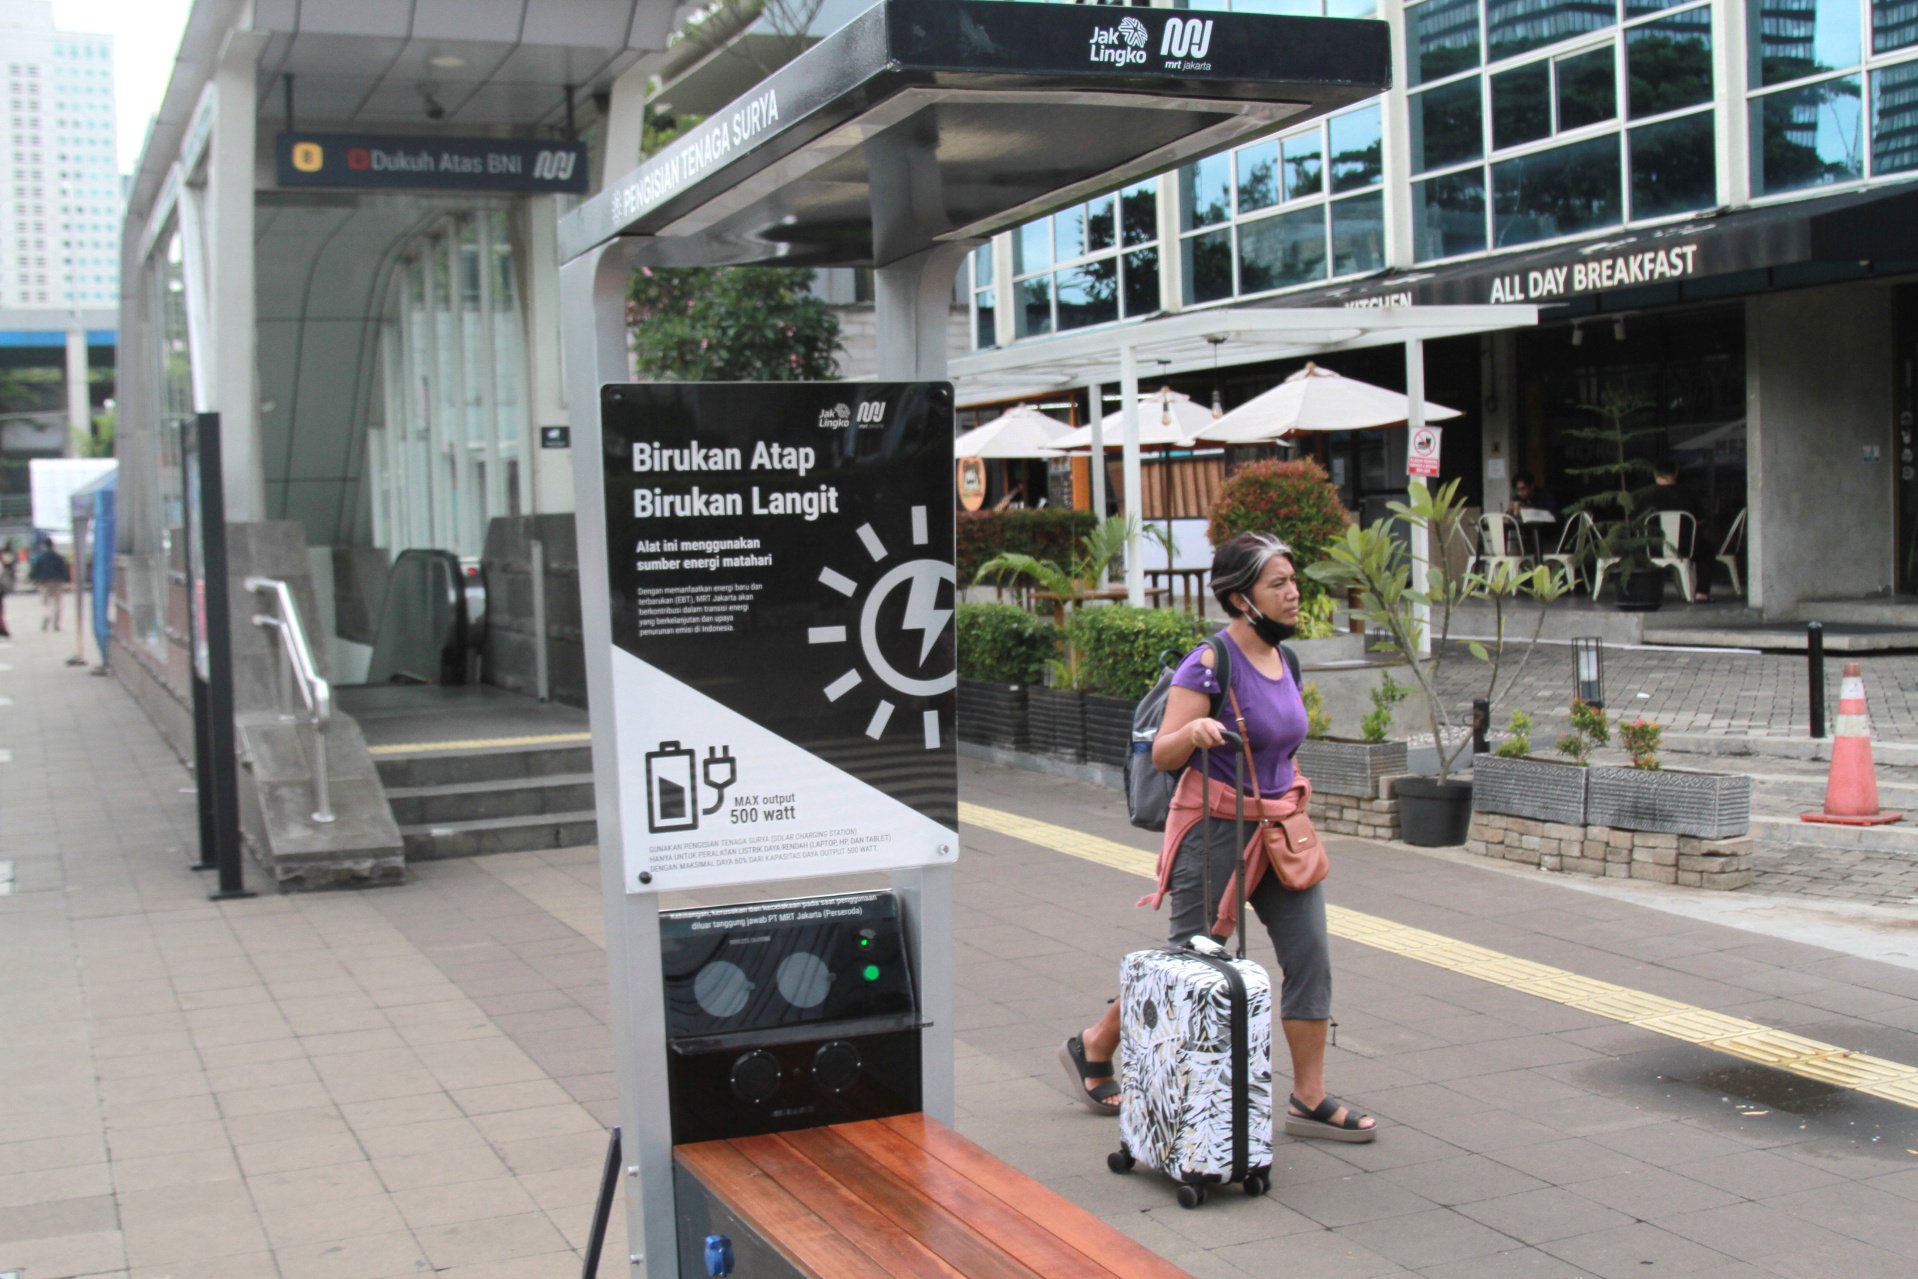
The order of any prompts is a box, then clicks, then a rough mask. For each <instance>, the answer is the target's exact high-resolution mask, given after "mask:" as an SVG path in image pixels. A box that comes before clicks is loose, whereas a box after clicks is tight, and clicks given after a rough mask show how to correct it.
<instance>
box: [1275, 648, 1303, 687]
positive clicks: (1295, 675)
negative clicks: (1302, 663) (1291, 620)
mask: <svg viewBox="0 0 1918 1279" xmlns="http://www.w3.org/2000/svg"><path fill="white" fill-rule="evenodd" d="M1279 655H1280V656H1282V657H1283V658H1285V669H1286V670H1288V671H1291V672H1292V684H1293V686H1294V687H1295V688H1304V687H1305V682H1304V681H1303V680H1301V679H1300V678H1299V655H1298V654H1297V653H1294V652H1293V651H1292V650H1291V649H1290V648H1287V647H1286V646H1285V645H1284V644H1281V645H1279Z"/></svg>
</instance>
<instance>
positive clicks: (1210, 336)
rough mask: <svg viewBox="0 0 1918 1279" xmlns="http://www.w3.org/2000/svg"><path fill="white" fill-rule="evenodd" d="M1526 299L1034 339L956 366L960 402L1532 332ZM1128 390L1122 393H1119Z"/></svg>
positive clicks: (1266, 316) (1295, 310) (1246, 312)
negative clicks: (1525, 330) (1367, 349)
mask: <svg viewBox="0 0 1918 1279" xmlns="http://www.w3.org/2000/svg"><path fill="white" fill-rule="evenodd" d="M1536 323H1538V308H1537V307H1536V306H1532V305H1530V304H1529V303H1513V304H1499V305H1489V304H1488V305H1485V306H1406V307H1302V306H1301V307H1284V306H1267V307H1229V308H1224V309H1219V310H1209V311H1188V312H1186V313H1184V314H1182V315H1173V316H1167V317H1165V318H1163V319H1157V320H1143V321H1138V322H1135V323H1130V324H1121V325H1118V326H1116V327H1107V328H1099V329H1087V330H1085V331H1084V332H1080V333H1072V334H1067V335H1064V336H1061V337H1052V338H1038V339H1035V340H1031V341H1025V342H1020V343H1018V344H1017V345H1015V346H1009V347H1004V348H1001V349H999V350H995V351H980V352H977V353H975V354H973V355H966V356H961V357H959V358H958V359H955V360H954V361H953V362H952V374H951V376H952V380H953V383H954V386H955V387H956V389H957V391H958V400H959V403H961V404H992V403H995V402H998V401H1001V400H1009V399H1014V398H1017V397H1020V396H1026V395H1038V394H1043V393H1045V392H1048V391H1058V390H1061V389H1063V388H1065V387H1078V386H1120V385H1122V384H1123V383H1124V382H1125V381H1126V365H1127V362H1128V352H1129V353H1130V363H1131V371H1132V380H1133V381H1134V382H1135V383H1138V382H1148V381H1152V380H1154V379H1157V378H1160V377H1165V376H1169V375H1171V374H1175V373H1192V372H1197V371H1202V370H1205V369H1210V368H1212V367H1213V366H1214V362H1215V361H1216V362H1218V363H1220V364H1223V365H1237V364H1250V363H1255V362H1261V361H1266V360H1292V359H1298V360H1303V359H1313V360H1325V359H1327V358H1328V357H1335V356H1336V355H1337V353H1338V352H1340V351H1354V350H1358V349H1359V348H1361V347H1368V346H1387V345H1397V344H1403V343H1406V342H1413V341H1423V342H1431V341H1435V340H1437V339H1439V338H1448V337H1463V336H1465V335H1468V334H1473V333H1488V332H1491V331H1493V330H1496V329H1518V328H1529V327H1531V326H1532V325H1534V324H1536ZM1122 394H1123V392H1122Z"/></svg>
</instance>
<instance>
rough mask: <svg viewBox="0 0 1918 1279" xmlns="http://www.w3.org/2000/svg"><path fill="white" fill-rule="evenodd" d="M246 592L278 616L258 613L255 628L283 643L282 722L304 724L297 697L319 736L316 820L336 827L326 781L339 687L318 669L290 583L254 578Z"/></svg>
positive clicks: (311, 758) (311, 759)
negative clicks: (264, 600)
mask: <svg viewBox="0 0 1918 1279" xmlns="http://www.w3.org/2000/svg"><path fill="white" fill-rule="evenodd" d="M246 589H247V590H249V591H252V592H253V593H254V594H256V595H265V596H267V597H268V600H269V602H270V603H271V604H272V606H273V609H274V612H273V613H255V614H254V615H253V624H254V625H255V626H258V627H260V628H262V629H271V630H272V631H274V632H275V633H277V634H278V635H279V637H280V644H279V648H280V662H279V668H278V669H279V672H280V681H279V683H280V696H279V703H280V718H282V719H286V720H297V719H299V718H300V716H299V715H298V714H296V713H295V707H294V696H295V694H296V693H297V695H298V697H299V704H300V706H302V707H304V708H305V711H306V715H305V719H306V723H307V726H308V727H310V728H311V729H312V730H313V749H312V752H311V753H310V754H309V755H308V757H307V764H308V766H309V768H310V769H311V770H312V774H313V803H314V808H313V820H314V821H316V822H330V821H332V820H333V797H332V793H331V791H330V790H329V788H328V786H327V780H326V729H327V725H328V724H330V723H332V720H333V686H332V685H331V684H328V683H327V682H326V681H325V680H324V679H322V678H321V677H320V672H319V668H318V667H316V666H315V665H314V664H313V650H312V649H311V648H310V647H308V646H307V642H306V628H305V627H303V626H301V625H300V610H299V608H298V607H297V606H296V605H295V604H294V603H293V592H292V591H291V590H289V589H288V588H287V585H286V583H285V582H282V581H280V580H279V579H277V578H272V577H249V578H247V579H246Z"/></svg>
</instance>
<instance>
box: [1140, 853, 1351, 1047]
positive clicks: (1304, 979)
mask: <svg viewBox="0 0 1918 1279" xmlns="http://www.w3.org/2000/svg"><path fill="white" fill-rule="evenodd" d="M1208 827H1210V834H1211V842H1212V891H1213V894H1214V895H1213V899H1212V900H1211V901H1210V902H1208V901H1206V900H1205V892H1204V884H1203V876H1204V874H1205V866H1204V863H1203V861H1202V858H1203V856H1204V851H1205V847H1206V836H1207V833H1208V832H1207V828H1208ZM1248 829H1249V828H1248ZM1237 831H1238V828H1237V825H1236V824H1235V823H1234V822H1233V821H1231V820H1230V819H1229V818H1224V817H1205V818H1201V819H1200V820H1199V821H1198V822H1197V823H1196V824H1195V825H1194V826H1193V827H1192V829H1191V830H1190V831H1189V832H1187V834H1186V837H1185V839H1184V840H1183V841H1182V842H1181V843H1180V844H1179V851H1178V853H1177V854H1176V855H1175V856H1174V858H1173V861H1172V883H1171V890H1172V891H1171V897H1172V919H1171V937H1170V940H1171V941H1173V942H1175V943H1178V942H1183V941H1185V940H1186V939H1187V938H1189V937H1192V936H1193V935H1194V934H1196V933H1199V932H1202V931H1206V930H1208V929H1209V928H1210V926H1211V924H1212V923H1213V921H1214V915H1213V908H1214V907H1216V906H1217V904H1218V902H1219V900H1220V898H1222V897H1224V895H1225V894H1226V893H1228V892H1230V891H1231V890H1232V879H1231V876H1232V873H1233V862H1234V860H1235V859H1236V858H1237V856H1238V854H1239V852H1240V850H1241V849H1243V848H1244V847H1245V845H1244V844H1243V843H1242V842H1240V841H1239V838H1238V833H1237ZM1252 909H1253V910H1254V911H1255V912H1256V913H1257V914H1258V917H1259V922H1260V923H1262V924H1264V925H1265V931H1266V935H1267V936H1269V937H1271V938H1272V947H1273V949H1274V950H1276V951H1277V952H1278V955H1279V970H1280V978H1281V984H1280V991H1279V1016H1280V1017H1282V1018H1284V1019H1286V1020H1287V1021H1324V1020H1326V1019H1327V1018H1329V1017H1331V1015H1332V951H1331V947H1330V945H1329V944H1328V943H1327V941H1326V933H1325V885H1324V884H1322V883H1320V884H1314V885H1313V886H1312V887H1310V888H1308V889H1306V890H1305V891H1304V892H1302V893H1295V892H1292V891H1290V890H1288V889H1287V888H1286V887H1285V886H1284V885H1283V884H1281V883H1279V877H1278V876H1277V875H1274V874H1272V873H1270V872H1267V873H1266V874H1265V875H1263V876H1261V877H1260V879H1259V884H1258V887H1257V888H1256V889H1254V890H1253V893H1252Z"/></svg>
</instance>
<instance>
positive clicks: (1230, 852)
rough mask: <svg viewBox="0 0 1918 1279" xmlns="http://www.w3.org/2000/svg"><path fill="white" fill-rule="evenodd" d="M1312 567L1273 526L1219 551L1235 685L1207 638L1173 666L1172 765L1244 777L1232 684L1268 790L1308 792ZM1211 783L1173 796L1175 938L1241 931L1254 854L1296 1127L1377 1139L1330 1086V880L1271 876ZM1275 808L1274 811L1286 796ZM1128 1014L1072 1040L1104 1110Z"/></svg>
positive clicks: (1086, 1083)
mask: <svg viewBox="0 0 1918 1279" xmlns="http://www.w3.org/2000/svg"><path fill="white" fill-rule="evenodd" d="M1298 572H1299V568H1298V563H1297V561H1296V559H1295V558H1294V556H1293V554H1292V549H1291V547H1289V546H1287V545H1286V544H1285V543H1284V542H1283V541H1281V540H1280V539H1279V538H1277V537H1275V536H1273V535H1272V534H1270V533H1241V534H1240V535H1238V536H1237V537H1234V538H1231V539H1230V540H1228V541H1226V542H1225V543H1224V544H1223V545H1221V546H1220V547H1219V549H1218V551H1217V553H1216V555H1215V556H1214V557H1213V561H1212V593H1213V595H1214V596H1215V597H1216V598H1217V599H1218V601H1219V603H1220V604H1221V605H1222V606H1223V607H1224V609H1225V611H1226V613H1227V614H1228V615H1229V616H1230V617H1231V619H1232V620H1231V622H1230V624H1228V625H1227V627H1226V629H1225V631H1224V635H1225V638H1226V641H1227V643H1228V645H1229V646H1230V649H1231V659H1232V660H1231V662H1230V671H1229V674H1228V680H1229V687H1225V688H1222V687H1221V686H1220V682H1219V680H1218V679H1217V678H1216V676H1215V675H1214V673H1213V668H1214V663H1215V659H1214V655H1213V652H1212V649H1211V647H1210V646H1205V645H1202V646H1201V647H1199V648H1198V649H1196V650H1195V651H1194V652H1193V653H1192V654H1191V655H1190V656H1188V657H1187V658H1186V659H1185V661H1184V662H1183V663H1182V664H1181V665H1180V667H1179V669H1178V672H1177V674H1175V675H1174V676H1173V681H1172V683H1173V687H1172V691H1171V695H1170V697H1169V698H1168V699H1167V702H1166V708H1165V718H1164V719H1163V720H1162V721H1161V722H1160V726H1159V736H1158V738H1157V739H1156V740H1155V741H1154V742H1153V745H1152V762H1153V763H1154V764H1156V765H1157V766H1158V767H1159V768H1161V769H1163V770H1165V771H1166V772H1178V771H1180V770H1182V769H1185V768H1186V767H1187V766H1188V764H1190V763H1192V762H1193V757H1194V754H1195V753H1197V752H1204V753H1205V755H1206V757H1207V761H1208V764H1209V767H1210V770H1211V771H1210V774H1209V775H1210V778H1211V782H1212V785H1213V786H1214V787H1217V786H1219V785H1221V784H1223V785H1224V786H1226V787H1233V786H1235V785H1236V781H1237V776H1238V769H1237V768H1236V767H1235V764H1234V757H1233V756H1234V753H1233V752H1231V751H1222V750H1215V749H1213V748H1214V747H1218V746H1220V745H1222V744H1224V743H1225V741H1226V725H1225V724H1224V723H1222V722H1221V719H1220V716H1221V715H1223V716H1225V717H1228V718H1230V717H1231V716H1232V714H1233V712H1232V710H1231V708H1230V707H1229V706H1227V705H1225V704H1224V702H1225V701H1226V697H1227V695H1228V694H1236V697H1237V701H1238V707H1239V710H1240V712H1241V713H1242V714H1243V715H1244V719H1245V727H1244V733H1245V736H1246V739H1247V740H1248V742H1249V743H1250V748H1251V755H1252V764H1253V772H1254V777H1255V778H1256V793H1257V795H1259V796H1272V797H1281V796H1286V797H1289V796H1290V795H1291V793H1292V792H1293V791H1294V788H1295V785H1296V775H1295V772H1294V769H1293V766H1292V756H1293V755H1294V753H1296V752H1297V750H1298V748H1299V744H1300V743H1301V742H1303V741H1304V740H1305V732H1306V717H1305V704H1304V702H1303V701H1302V700H1301V699H1300V696H1299V688H1298V684H1297V682H1296V680H1294V679H1293V678H1292V676H1291V674H1290V672H1289V671H1288V670H1287V666H1286V661H1285V654H1284V653H1283V652H1282V651H1281V650H1280V647H1279V645H1280V644H1281V643H1282V642H1283V641H1285V640H1286V639H1288V638H1290V637H1291V635H1292V634H1293V631H1294V629H1295V627H1296V625H1297V622H1298V616H1299V587H1298ZM1215 704H1216V705H1217V706H1218V711H1219V713H1218V714H1215V713H1214V708H1215ZM1191 780H1193V781H1195V782H1196V780H1197V779H1196V778H1193V779H1191ZM1250 780H1252V779H1248V781H1250ZM1198 793H1199V787H1197V786H1196V785H1192V786H1188V785H1185V784H1181V786H1180V788H1179V791H1178V794H1177V796H1176V797H1175V798H1174V800H1173V806H1172V813H1171V817H1170V820H1169V821H1168V822H1167V824H1166V841H1165V846H1164V848H1163V849H1162V850H1161V852H1160V854H1159V885H1158V889H1157V890H1156V891H1155V892H1154V893H1153V894H1152V895H1151V896H1149V897H1147V898H1146V899H1145V901H1146V902H1149V903H1150V904H1151V905H1153V906H1154V907H1155V908H1156V907H1157V906H1158V904H1159V902H1160V901H1161V900H1163V899H1164V897H1165V896H1166V895H1167V894H1168V893H1169V894H1170V896H1171V898H1172V917H1171V920H1170V936H1171V940H1172V941H1173V942H1175V943H1181V942H1184V941H1186V940H1187V939H1188V938H1190V937H1192V936H1193V935H1194V934H1197V933H1200V932H1202V931H1209V932H1210V934H1211V935H1213V936H1215V937H1229V936H1230V935H1231V933H1232V929H1233V925H1234V923H1235V922H1236V920H1235V917H1236V911H1237V903H1236V901H1235V900H1234V893H1233V889H1232V885H1233V881H1234V875H1233V871H1234V865H1235V864H1234V861H1233V858H1234V857H1235V856H1236V857H1239V858H1242V859H1243V860H1244V864H1245V876H1246V879H1245V883H1246V893H1247V895H1248V898H1249V900H1250V902H1251V904H1252V908H1253V910H1254V911H1256V912H1257V914H1258V917H1259V920H1260V922H1261V923H1263V924H1264V925H1265V928H1266V932H1267V933H1268V934H1269V935H1270V936H1271V938H1272V945H1273V947H1274V948H1275V949H1276V950H1277V952H1278V957H1279V966H1280V968H1281V970H1282V974H1283V976H1282V983H1281V988H1280V1001H1279V1025H1280V1029H1281V1030H1282V1031H1283V1033H1284V1036H1285V1042H1286V1047H1287V1048H1288V1050H1289V1051H1290V1053H1291V1057H1292V1095H1291V1097H1290V1098H1289V1099H1288V1102H1287V1105H1286V1111H1285V1131H1286V1132H1287V1133H1288V1134H1290V1135H1292V1136H1294V1137H1320V1138H1326V1139H1330V1140H1333V1141H1345V1142H1367V1141H1371V1140H1373V1139H1374V1138H1375V1137H1376V1136H1377V1135H1378V1129H1377V1124H1376V1122H1375V1121H1374V1120H1373V1119H1372V1117H1371V1116H1369V1115H1363V1114H1360V1113H1358V1111H1357V1110H1355V1109H1354V1108H1352V1107H1350V1106H1347V1105H1345V1104H1344V1103H1343V1102H1340V1101H1339V1100H1337V1099H1336V1098H1333V1097H1331V1096H1329V1095H1328V1094H1327V1092H1326V1087H1325V1040H1326V1027H1327V1024H1328V1022H1329V1021H1330V1020H1331V1016H1332V962H1331V952H1330V948H1329V946H1328V944H1327V938H1326V928H1325V890H1324V885H1323V884H1315V885H1314V886H1312V887H1310V888H1307V889H1305V890H1303V891H1299V892H1293V891H1290V890H1288V889H1287V888H1285V887H1284V886H1283V885H1282V884H1281V883H1280V882H1279V878H1278V875H1277V874H1275V873H1269V867H1268V865H1267V861H1266V855H1265V851H1264V847H1263V841H1262V838H1261V837H1259V836H1258V835H1257V834H1255V835H1254V837H1253V839H1252V841H1251V842H1250V843H1249V844H1246V845H1243V846H1241V845H1239V844H1237V843H1236V842H1235V839H1234V835H1235V834H1236V831H1235V828H1234V825H1233V822H1232V819H1231V818H1229V817H1227V818H1220V817H1214V816H1208V815H1205V813H1204V811H1203V810H1201V809H1200V807H1199V805H1200V802H1201V801H1200V800H1199V798H1198ZM1253 801H1254V797H1253V796H1247V799H1246V809H1247V811H1248V812H1255V811H1257V807H1256V806H1255V804H1254V802H1253ZM1263 804H1264V805H1265V806H1266V807H1268V808H1270V807H1271V806H1273V804H1274V801H1273V800H1265V801H1263ZM1208 826H1209V827H1211V829H1210V831H1208V830H1207V827H1208ZM1208 835H1209V836H1210V838H1208ZM1208 847H1210V848H1211V849H1212V850H1213V854H1212V855H1213V858H1214V863H1213V866H1212V874H1211V877H1210V878H1211V882H1212V883H1213V884H1214V885H1215V886H1216V885H1223V886H1224V888H1225V891H1224V893H1223V900H1218V899H1215V900H1213V901H1209V902H1208V901H1207V900H1205V894H1204V891H1203V887H1202V885H1203V884H1204V882H1205V880H1206V867H1205V865H1204V857H1205V849H1206V848H1208ZM1208 925H1209V928H1208ZM1119 1012H1120V1008H1119V1005H1118V1004H1117V1003H1114V1004H1110V1005H1108V1006H1107V1008H1106V1011H1105V1014H1104V1015H1103V1016H1102V1017H1101V1018H1100V1019H1099V1021H1098V1022H1097V1024H1095V1025H1093V1026H1090V1027H1088V1028H1087V1029H1086V1030H1085V1031H1084V1032H1082V1033H1081V1034H1078V1035H1074V1036H1073V1037H1072V1038H1070V1039H1068V1040H1067V1041H1066V1043H1065V1047H1064V1048H1063V1049H1061V1050H1060V1056H1061V1058H1062V1060H1063V1061H1064V1062H1065V1065H1066V1070H1067V1075H1068V1076H1069V1077H1070V1078H1071V1080H1072V1084H1073V1087H1074V1089H1075V1090H1076V1091H1077V1093H1078V1094H1079V1099H1080V1102H1081V1104H1083V1105H1084V1106H1085V1107H1086V1108H1087V1109H1089V1110H1092V1111H1095V1112H1097V1113H1100V1114H1114V1115H1116V1114H1117V1113H1118V1111H1119V1086H1118V1083H1117V1082H1116V1081H1115V1080H1114V1079H1113V1077H1112V1076H1113V1067H1112V1059H1113V1054H1114V1052H1115V1051H1116V1050H1117V1049H1118V1046H1119Z"/></svg>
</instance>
